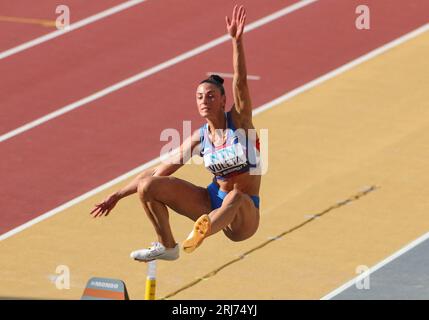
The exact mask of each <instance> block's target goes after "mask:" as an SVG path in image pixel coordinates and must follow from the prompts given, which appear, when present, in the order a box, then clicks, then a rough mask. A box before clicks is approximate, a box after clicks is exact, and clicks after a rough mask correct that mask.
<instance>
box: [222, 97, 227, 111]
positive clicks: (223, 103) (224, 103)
mask: <svg viewBox="0 0 429 320" xmlns="http://www.w3.org/2000/svg"><path fill="white" fill-rule="evenodd" d="M225 106H226V94H224V95H223V96H222V107H223V108H224V109H225Z"/></svg>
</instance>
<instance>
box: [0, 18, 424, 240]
mask: <svg viewBox="0 0 429 320" xmlns="http://www.w3.org/2000/svg"><path fill="white" fill-rule="evenodd" d="M427 30H429V23H428V24H426V25H424V26H422V27H420V28H418V29H416V30H414V31H411V32H410V33H407V34H405V35H403V36H401V37H400V38H398V39H396V40H393V41H391V42H389V43H387V44H385V45H383V46H381V47H379V48H377V49H375V50H373V51H371V52H370V53H368V54H365V55H363V56H361V57H359V58H357V59H355V60H353V61H351V62H349V63H347V64H345V65H343V66H341V67H339V68H337V69H335V70H333V71H331V72H329V73H327V74H325V75H324V76H322V77H319V78H317V79H315V80H313V81H311V82H309V83H307V84H305V85H303V86H301V87H299V88H297V89H295V90H293V91H291V92H290V93H286V94H285V95H283V96H281V97H279V98H277V99H274V100H272V101H270V102H268V103H266V104H264V105H262V106H260V107H258V108H256V109H255V110H253V115H257V114H259V113H261V112H264V111H266V110H269V109H271V108H273V107H275V106H276V105H278V104H280V103H282V102H284V101H286V100H288V99H291V98H292V97H294V96H296V95H298V94H299V93H302V92H304V91H306V90H308V89H310V88H313V87H315V86H316V85H318V84H321V83H323V82H324V81H326V80H328V79H331V78H333V77H334V76H336V75H339V74H340V73H343V72H345V71H347V70H349V69H351V68H352V67H355V66H357V65H358V64H360V63H363V62H365V61H367V60H369V59H371V58H374V57H376V56H377V55H379V54H381V53H384V52H386V51H387V50H389V49H392V48H394V47H396V46H398V45H400V44H402V43H404V42H405V41H408V40H410V39H413V38H415V37H417V36H418V35H420V34H422V33H423V32H425V31H427ZM159 161H160V157H158V158H156V159H153V160H151V161H149V162H147V163H144V164H142V165H141V166H139V167H137V168H135V169H133V170H131V171H129V172H127V173H125V174H123V175H121V176H119V177H117V178H115V179H113V180H111V181H109V182H107V183H105V184H103V185H101V186H99V187H97V188H95V189H93V190H91V191H88V192H87V193H85V194H83V195H81V196H79V197H77V198H75V199H73V200H70V201H68V202H66V203H64V204H62V205H61V206H59V207H57V208H55V209H52V210H50V211H48V212H46V213H44V214H42V215H40V216H38V217H37V218H35V219H33V220H30V221H28V222H26V223H25V224H23V225H21V226H19V227H17V228H14V229H12V230H10V231H8V232H6V233H4V234H2V235H1V236H0V241H2V240H5V239H7V238H9V237H11V236H13V235H15V234H17V233H19V232H21V231H23V230H25V229H27V228H29V227H31V226H33V225H35V224H36V223H38V222H40V221H43V220H45V219H47V218H49V217H51V216H53V215H55V214H57V213H59V212H61V211H63V210H65V209H68V208H70V207H72V206H74V205H75V204H77V203H79V202H81V201H84V200H86V199H88V198H89V197H91V196H93V195H95V194H97V193H98V192H101V191H103V190H106V189H108V188H110V187H112V186H113V185H115V184H117V183H120V182H122V181H124V180H126V179H128V178H130V177H131V176H133V175H135V174H137V173H139V172H141V171H142V170H145V169H146V168H149V167H151V166H153V165H156V164H157V163H159Z"/></svg>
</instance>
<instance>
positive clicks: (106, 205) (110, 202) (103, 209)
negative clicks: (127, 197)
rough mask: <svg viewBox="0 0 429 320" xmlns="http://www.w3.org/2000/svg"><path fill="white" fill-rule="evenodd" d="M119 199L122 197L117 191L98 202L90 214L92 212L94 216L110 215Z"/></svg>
mask: <svg viewBox="0 0 429 320" xmlns="http://www.w3.org/2000/svg"><path fill="white" fill-rule="evenodd" d="M119 200H120V197H119V196H118V195H117V194H116V193H113V194H111V195H110V196H108V197H107V198H106V199H105V200H104V201H103V202H100V203H98V204H96V205H95V208H94V209H93V210H92V211H91V213H90V214H92V215H93V217H94V218H97V217H102V216H108V215H109V213H110V211H112V209H113V208H114V207H115V206H116V204H117V203H118V201H119Z"/></svg>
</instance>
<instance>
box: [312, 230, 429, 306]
mask: <svg viewBox="0 0 429 320" xmlns="http://www.w3.org/2000/svg"><path fill="white" fill-rule="evenodd" d="M428 238H429V232H428V233H426V234H424V235H422V236H421V237H420V238H418V239H416V240H414V241H412V242H411V243H409V244H407V245H406V246H404V247H403V248H401V249H400V250H398V251H396V252H395V253H394V254H392V255H391V256H389V257H387V258H386V259H384V260H383V261H381V262H379V263H377V264H376V265H375V266H373V267H372V268H370V269H369V270H368V271H367V272H364V273H362V274H360V275H359V276H357V277H355V278H353V279H352V280H350V281H348V282H347V283H345V284H343V285H342V286H341V287H339V288H337V289H335V290H333V291H332V292H330V293H328V294H327V295H326V296H324V297H322V298H321V299H320V300H329V299H332V298H333V297H335V296H336V295H338V294H340V293H341V292H343V291H345V290H347V289H348V288H350V287H351V286H353V285H355V284H356V283H358V282H359V281H362V280H364V279H365V278H367V277H368V276H369V275H370V274H371V273H373V272H375V271H377V270H378V269H380V268H382V267H384V266H385V265H386V264H388V263H389V262H392V261H393V260H395V259H396V258H398V257H400V256H401V255H403V254H404V253H406V252H408V251H410V250H411V249H413V248H414V247H416V246H418V245H419V244H420V243H422V242H424V241H425V240H427V239H428Z"/></svg>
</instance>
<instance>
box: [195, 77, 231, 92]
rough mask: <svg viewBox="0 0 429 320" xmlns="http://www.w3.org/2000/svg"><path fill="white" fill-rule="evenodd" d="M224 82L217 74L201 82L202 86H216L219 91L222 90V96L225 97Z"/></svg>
mask: <svg viewBox="0 0 429 320" xmlns="http://www.w3.org/2000/svg"><path fill="white" fill-rule="evenodd" d="M223 82H224V80H223V78H222V77H220V76H218V75H217V74H212V75H210V77H208V78H207V79H205V80H203V81H201V82H200V84H202V83H211V84H214V85H215V86H216V87H218V89H219V90H220V93H221V94H222V95H225V89H224V87H223Z"/></svg>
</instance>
